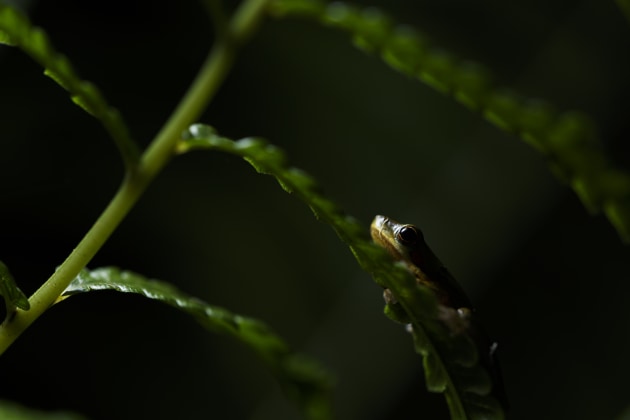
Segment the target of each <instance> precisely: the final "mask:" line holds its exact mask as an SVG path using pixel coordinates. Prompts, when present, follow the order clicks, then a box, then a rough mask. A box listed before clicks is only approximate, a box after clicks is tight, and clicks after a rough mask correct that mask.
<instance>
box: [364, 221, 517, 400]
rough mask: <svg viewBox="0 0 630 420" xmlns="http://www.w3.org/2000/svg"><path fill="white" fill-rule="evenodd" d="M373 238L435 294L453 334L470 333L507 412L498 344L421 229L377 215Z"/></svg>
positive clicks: (390, 301)
mask: <svg viewBox="0 0 630 420" xmlns="http://www.w3.org/2000/svg"><path fill="white" fill-rule="evenodd" d="M370 235H371V236H372V240H373V241H374V243H375V244H377V245H378V246H380V247H382V248H384V249H385V250H386V251H388V252H389V254H390V255H391V256H392V258H393V259H394V260H395V261H397V262H399V263H402V264H403V265H404V266H405V267H406V268H407V270H408V271H409V272H410V273H411V274H413V276H414V277H415V279H416V282H417V283H418V284H420V285H422V286H424V287H426V288H428V289H429V290H431V291H432V292H433V293H434V294H435V297H436V299H437V303H438V305H437V315H436V316H437V319H438V320H439V321H441V322H442V323H443V324H444V325H445V327H446V328H447V329H448V331H449V332H450V333H451V334H452V335H460V334H466V335H467V336H468V337H470V339H471V340H472V341H473V342H474V343H475V346H476V347H477V349H478V353H479V355H480V364H481V365H482V366H483V367H484V368H485V369H486V370H487V371H488V373H489V374H490V376H491V378H492V381H493V384H494V386H493V394H494V395H495V396H496V397H497V399H498V400H499V401H500V402H501V404H502V405H503V407H504V408H506V409H507V407H508V403H507V396H506V393H505V389H504V385H503V375H502V373H501V369H500V366H499V362H498V359H497V354H496V353H497V348H498V343H497V342H496V341H494V340H492V339H491V338H490V337H489V336H488V335H487V333H486V332H485V330H484V329H483V328H482V326H481V325H480V323H479V321H478V319H477V317H476V315H475V308H474V307H473V305H472V303H471V301H470V299H469V298H468V295H467V294H466V293H465V291H464V289H463V288H462V287H461V286H460V285H459V283H458V282H457V281H456V280H455V278H454V277H453V276H452V275H451V273H450V272H449V271H448V270H447V269H446V267H445V266H444V264H442V262H441V261H440V260H439V259H438V258H437V256H436V255H435V254H434V253H433V251H432V250H431V248H429V246H428V245H427V243H426V241H425V239H424V235H423V233H422V231H421V230H420V228H418V227H417V226H415V225H412V224H404V223H399V222H397V221H396V220H394V219H391V218H389V217H386V216H381V215H377V216H375V217H374V220H373V221H372V224H371V225H370ZM383 298H384V299H385V303H386V304H387V305H393V306H397V304H398V300H397V298H396V296H394V294H393V293H392V292H391V290H389V289H387V288H386V289H385V290H384V291H383ZM407 330H408V331H411V330H412V327H411V326H410V325H408V326H407Z"/></svg>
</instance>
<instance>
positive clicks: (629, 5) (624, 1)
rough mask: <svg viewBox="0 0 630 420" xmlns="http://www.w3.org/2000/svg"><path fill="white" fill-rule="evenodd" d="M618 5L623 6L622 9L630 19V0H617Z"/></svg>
mask: <svg viewBox="0 0 630 420" xmlns="http://www.w3.org/2000/svg"><path fill="white" fill-rule="evenodd" d="M616 1H617V5H619V7H620V8H621V11H622V12H623V13H624V14H625V15H626V18H627V19H628V20H629V21H630V0H616Z"/></svg>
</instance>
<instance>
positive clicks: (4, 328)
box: [0, 0, 269, 354]
mask: <svg viewBox="0 0 630 420" xmlns="http://www.w3.org/2000/svg"><path fill="white" fill-rule="evenodd" d="M268 2H269V0H245V1H244V2H243V3H242V4H241V6H240V7H239V9H238V10H237V11H236V13H235V14H234V16H233V18H232V21H231V22H230V27H229V31H228V34H227V36H226V37H224V38H222V39H218V40H217V41H216V43H215V46H214V47H213V48H212V51H211V52H210V54H209V55H208V58H207V59H206V61H205V62H204V64H203V66H202V68H201V70H200V71H199V74H198V75H197V77H196V79H195V80H194V82H193V83H192V85H191V86H190V88H189V89H188V91H187V92H186V95H185V96H184V97H183V98H182V100H181V102H180V103H179V105H178V106H177V108H176V109H175V111H174V112H173V114H172V115H171V116H170V118H169V119H168V121H167V122H166V124H165V125H164V127H162V129H161V130H160V132H159V133H158V134H157V136H156V137H155V139H154V140H153V141H152V142H151V144H150V145H149V147H148V148H147V150H146V151H145V152H144V153H143V155H142V156H141V158H140V164H139V165H138V167H137V168H135V170H133V172H131V173H128V174H127V176H126V177H125V179H124V181H123V183H122V185H121V187H120V189H119V190H118V192H117V193H116V195H115V196H114V198H113V199H112V201H111V202H110V203H109V205H108V206H107V208H105V210H104V211H103V213H102V214H101V216H100V217H99V218H98V220H97V221H96V223H94V225H93V226H92V228H91V229H90V230H89V231H88V232H87V234H86V235H85V236H84V237H83V239H82V240H81V242H79V244H78V245H77V247H76V248H75V249H74V250H73V251H72V252H71V253H70V255H69V256H68V258H66V260H65V261H64V262H63V264H61V266H60V267H59V269H58V270H57V271H55V272H54V273H53V275H52V276H51V277H50V278H49V279H48V280H47V281H46V282H45V283H44V284H43V285H42V286H41V287H40V288H39V289H38V290H37V291H36V292H35V293H34V294H33V295H32V296H31V297H30V299H29V301H30V305H31V308H30V310H28V311H22V310H17V312H16V315H15V316H14V317H12V319H11V320H10V321H9V320H7V321H5V322H4V323H3V324H2V325H1V326H0V354H3V353H4V351H5V350H6V349H7V348H8V347H9V346H10V345H11V344H12V343H13V342H14V341H15V339H16V338H17V337H19V335H20V334H21V333H22V332H23V331H24V330H26V328H28V327H29V325H31V324H32V323H33V322H34V321H35V320H36V319H37V318H38V317H39V316H40V315H41V314H43V313H44V312H45V311H46V310H47V309H48V308H49V307H50V306H52V305H53V304H54V303H55V302H56V301H57V299H58V298H59V297H60V296H61V294H62V293H63V291H64V290H65V289H66V287H68V284H70V282H71V281H72V280H73V279H74V278H75V277H76V276H77V275H78V274H79V272H80V271H81V269H83V268H84V267H85V266H86V265H87V264H88V263H89V262H90V260H91V259H92V258H93V257H94V255H96V253H97V252H98V251H99V249H101V247H102V246H103V244H104V243H105V241H107V239H108V238H109V237H110V236H111V234H112V233H113V232H114V231H115V230H116V228H117V227H118V225H119V224H120V222H121V221H122V220H123V219H124V218H125V216H126V215H127V213H129V210H131V209H132V208H133V206H134V205H135V204H136V202H137V201H138V199H139V198H140V196H141V195H142V193H143V192H144V191H145V190H146V188H147V186H148V185H149V183H150V182H151V181H152V180H153V178H155V176H156V175H157V174H158V173H159V172H160V171H161V170H162V169H163V168H164V166H165V165H166V164H167V163H168V161H169V160H170V158H171V157H172V156H173V151H174V149H175V146H176V144H177V142H178V141H179V140H180V138H181V134H182V133H183V132H184V130H185V129H186V128H187V127H188V126H190V124H192V123H193V122H195V121H197V119H198V118H199V117H200V116H201V113H202V112H203V110H204V109H205V107H206V106H207V105H208V103H209V102H210V100H211V99H212V97H213V96H214V95H215V93H216V92H217V90H218V88H219V87H220V85H221V83H222V82H223V80H224V79H225V76H226V75H227V73H228V71H229V69H230V68H231V66H232V64H233V62H234V56H235V52H236V51H235V50H236V48H237V47H238V45H240V44H241V43H242V42H244V41H245V40H246V39H247V37H248V36H249V35H250V34H251V33H252V32H253V30H254V29H255V27H256V25H257V23H258V21H259V20H260V19H261V18H262V15H263V12H264V10H265V7H266V5H267V3H268Z"/></svg>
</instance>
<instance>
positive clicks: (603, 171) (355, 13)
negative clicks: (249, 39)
mask: <svg viewBox="0 0 630 420" xmlns="http://www.w3.org/2000/svg"><path fill="white" fill-rule="evenodd" d="M618 2H619V4H620V6H622V7H625V5H626V4H628V1H627V0H618ZM624 10H626V9H625V8H624ZM271 11H272V13H273V14H274V15H275V16H278V17H283V16H302V17H307V18H311V19H315V20H317V21H319V22H320V23H323V24H325V25H329V26H333V27H335V28H339V29H342V30H345V31H347V32H348V33H350V34H351V35H352V38H353V41H354V44H355V45H356V46H358V47H359V48H360V49H362V50H364V51H366V52H369V53H374V54H379V55H380V56H381V58H382V59H383V60H384V61H385V62H386V63H387V64H389V65H390V66H391V67H393V68H394V69H396V70H398V71H400V72H402V73H404V74H406V75H408V76H410V77H414V78H417V79H419V80H421V81H423V82H424V83H426V84H428V85H430V86H432V87H433V88H435V89H436V90H438V91H439V92H441V93H443V94H446V95H450V96H452V97H453V98H454V99H455V100H456V101H458V102H460V103H461V104H463V105H464V106H466V107H467V108H469V109H471V110H473V111H476V112H479V113H480V114H481V115H483V116H484V117H485V118H486V119H487V120H488V121H489V122H490V123H492V124H493V125H495V126H496V127H498V128H499V129H501V130H504V131H507V132H509V133H513V134H516V135H518V136H519V137H520V138H521V139H522V140H523V141H525V142H526V143H527V144H529V145H531V146H532V147H534V148H535V149H536V150H537V151H538V152H540V153H542V154H543V155H544V156H545V157H546V158H547V160H548V161H549V165H550V167H551V169H552V171H553V172H554V173H555V174H556V175H558V176H559V178H560V179H561V180H562V181H564V182H566V183H568V184H569V185H570V186H571V187H572V188H573V190H574V191H575V192H576V194H577V195H578V197H579V198H580V200H581V201H582V202H583V204H584V205H585V207H586V208H587V209H588V210H589V211H590V212H592V213H595V212H599V211H601V210H603V211H604V212H605V214H606V216H607V217H608V219H609V220H610V222H611V223H612V225H613V226H614V227H615V229H616V230H617V232H618V233H619V235H620V236H621V238H622V239H623V240H624V241H625V242H629V243H630V173H629V172H628V171H625V170H621V169H619V168H616V167H615V166H614V165H613V163H612V162H611V161H610V159H609V158H608V157H607V156H606V154H605V153H604V150H603V147H602V143H601V141H600V139H599V137H598V134H597V130H596V129H595V126H594V123H593V122H592V121H591V120H590V119H589V118H588V117H587V116H585V115H582V114H579V113H576V112H566V113H563V114H558V113H556V112H554V110H553V109H552V108H551V107H550V106H548V105H547V104H545V103H543V102H541V101H539V100H531V99H523V98H521V97H519V96H518V95H516V94H513V93H509V92H507V91H504V90H501V89H498V88H497V87H495V86H493V84H492V82H491V79H490V77H489V72H488V71H487V70H485V69H484V68H483V66H480V65H478V64H472V63H469V62H467V61H464V60H461V59H458V58H457V57H455V56H454V55H452V54H450V53H447V52H444V51H443V50H441V49H437V48H435V47H434V46H433V45H431V43H430V42H429V41H428V40H427V39H426V38H425V37H424V36H422V35H420V34H419V33H418V32H417V31H415V30H414V29H413V28H411V27H409V26H407V25H400V24H397V23H395V22H393V21H392V19H390V18H389V17H388V16H387V15H386V14H385V13H382V12H380V11H379V10H377V9H375V8H373V7H369V8H359V7H355V6H350V5H347V4H345V3H342V2H333V3H330V4H327V3H326V2H323V1H320V0H276V1H275V2H274V3H273V7H272V9H271Z"/></svg>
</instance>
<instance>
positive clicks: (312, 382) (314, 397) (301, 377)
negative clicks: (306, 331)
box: [60, 267, 331, 419]
mask: <svg viewBox="0 0 630 420" xmlns="http://www.w3.org/2000/svg"><path fill="white" fill-rule="evenodd" d="M98 290H114V291H117V292H122V293H134V294H138V295H142V296H144V297H146V298H149V299H152V300H157V301H159V302H162V303H165V304H167V305H169V306H172V307H173V308H176V309H178V310H180V311H183V312H185V313H187V314H188V315H191V316H192V317H193V318H194V319H195V320H196V321H198V322H199V323H200V324H201V325H203V326H204V327H205V328H206V329H208V330H210V331H213V332H216V333H220V334H226V335H230V336H232V337H234V338H236V339H238V340H240V341H242V342H243V343H245V344H246V345H247V346H249V347H250V348H251V349H252V350H254V351H255V352H256V353H257V354H258V355H259V356H260V357H261V358H262V359H263V361H264V362H265V363H266V364H267V366H268V367H269V368H270V369H271V371H272V372H273V374H274V375H275V376H276V378H277V380H278V381H279V382H280V384H281V386H282V388H283V390H284V391H285V393H286V394H287V396H288V397H289V398H291V399H293V400H294V401H296V403H297V404H298V405H299V406H300V407H301V408H302V410H303V411H304V413H306V415H307V417H308V418H310V419H328V418H330V412H331V408H330V400H329V391H330V387H331V380H330V377H329V375H328V374H327V373H326V372H325V371H324V370H323V368H321V367H320V366H319V365H318V364H317V363H315V362H314V361H312V360H309V359H308V358H306V357H305V356H302V355H300V354H298V353H295V352H293V351H292V350H291V349H290V348H289V346H288V345H287V344H286V343H285V342H284V341H283V340H282V339H281V338H280V337H278V336H277V335H276V334H275V333H274V332H273V331H272V330H271V329H270V328H269V327H268V326H267V325H265V324H264V323H262V322H260V321H258V320H255V319H252V318H247V317H244V316H240V315H236V314H233V313H231V312H229V311H228V310H226V309H223V308H220V307H216V306H212V305H208V304H207V303H205V302H203V301H201V300H200V299H197V298H195V297H192V296H189V295H187V294H185V293H184V292H182V291H180V290H178V289H177V288H175V287H174V286H172V285H171V284H169V283H166V282H162V281H157V280H149V279H147V278H145V277H143V276H141V275H139V274H136V273H132V272H130V271H121V270H119V269H117V268H113V267H107V268H99V269H96V270H83V271H82V272H81V274H80V275H79V276H78V277H77V278H76V279H74V280H73V281H72V283H70V285H69V286H68V288H67V289H66V291H65V292H64V294H63V295H62V298H61V299H60V301H62V300H65V299H66V298H67V297H69V296H73V295H76V294H80V293H85V292H92V291H98Z"/></svg>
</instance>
